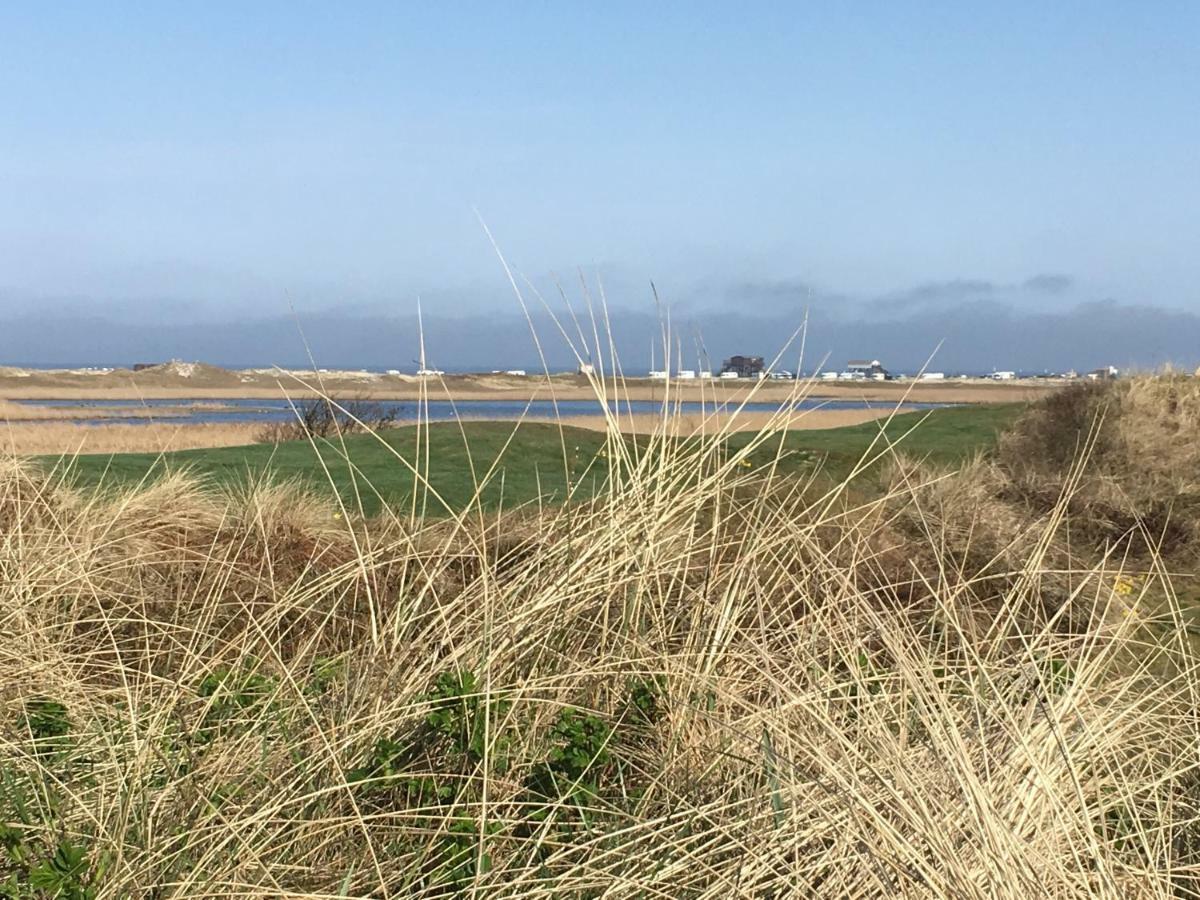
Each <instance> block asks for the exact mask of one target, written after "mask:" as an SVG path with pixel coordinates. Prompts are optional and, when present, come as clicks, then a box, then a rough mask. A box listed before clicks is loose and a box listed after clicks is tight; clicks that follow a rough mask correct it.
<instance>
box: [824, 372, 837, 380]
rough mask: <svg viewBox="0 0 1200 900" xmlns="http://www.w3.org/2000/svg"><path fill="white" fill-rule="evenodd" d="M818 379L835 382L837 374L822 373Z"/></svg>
mask: <svg viewBox="0 0 1200 900" xmlns="http://www.w3.org/2000/svg"><path fill="white" fill-rule="evenodd" d="M820 377H821V380H822V381H837V379H838V373H837V372H822V373H821V376H820Z"/></svg>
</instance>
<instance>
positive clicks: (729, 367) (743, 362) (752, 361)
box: [721, 356, 767, 378]
mask: <svg viewBox="0 0 1200 900" xmlns="http://www.w3.org/2000/svg"><path fill="white" fill-rule="evenodd" d="M766 369H767V366H766V364H765V363H764V362H763V358H762V357H761V356H731V357H729V359H727V360H725V362H724V363H723V364H722V365H721V374H722V375H728V374H736V375H737V377H738V378H757V377H758V376H760V375H761V374H762V373H763V372H765V371H766Z"/></svg>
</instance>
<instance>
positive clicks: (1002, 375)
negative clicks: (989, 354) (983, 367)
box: [991, 372, 1017, 381]
mask: <svg viewBox="0 0 1200 900" xmlns="http://www.w3.org/2000/svg"><path fill="white" fill-rule="evenodd" d="M991 377H992V378H993V379H995V380H996V381H1012V380H1013V379H1014V378H1016V377H1017V373H1016V372H993V373H992V374H991Z"/></svg>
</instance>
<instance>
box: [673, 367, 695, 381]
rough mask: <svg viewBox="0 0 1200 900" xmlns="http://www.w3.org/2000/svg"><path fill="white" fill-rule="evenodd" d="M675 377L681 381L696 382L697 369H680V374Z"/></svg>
mask: <svg viewBox="0 0 1200 900" xmlns="http://www.w3.org/2000/svg"><path fill="white" fill-rule="evenodd" d="M675 377H676V378H678V379H679V380H680V381H695V380H696V370H695V369H680V370H679V374H678V375H676V376H675Z"/></svg>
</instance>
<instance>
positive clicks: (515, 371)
mask: <svg viewBox="0 0 1200 900" xmlns="http://www.w3.org/2000/svg"><path fill="white" fill-rule="evenodd" d="M504 374H505V375H516V376H518V377H520V376H523V375H524V374H525V370H524V369H505V370H504Z"/></svg>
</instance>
